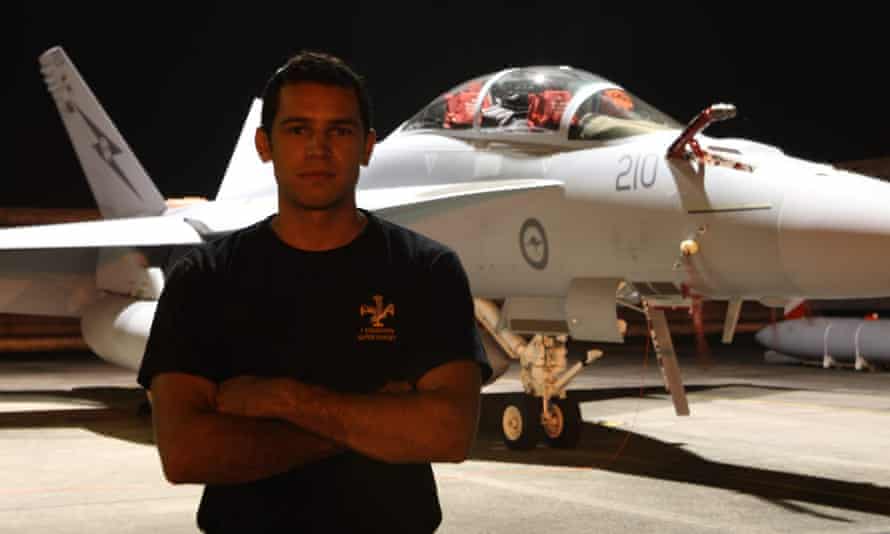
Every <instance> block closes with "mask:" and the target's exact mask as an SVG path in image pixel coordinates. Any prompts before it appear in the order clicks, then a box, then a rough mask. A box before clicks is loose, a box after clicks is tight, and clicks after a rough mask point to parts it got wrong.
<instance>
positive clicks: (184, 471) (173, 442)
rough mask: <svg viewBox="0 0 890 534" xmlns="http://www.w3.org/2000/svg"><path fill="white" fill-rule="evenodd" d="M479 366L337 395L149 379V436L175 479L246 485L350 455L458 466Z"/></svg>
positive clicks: (306, 388)
mask: <svg viewBox="0 0 890 534" xmlns="http://www.w3.org/2000/svg"><path fill="white" fill-rule="evenodd" d="M480 382H481V379H480V373H479V366H478V364H477V363H475V362H472V361H455V362H450V363H447V364H444V365H441V366H439V367H436V368H434V369H432V370H430V371H429V372H427V373H426V374H425V375H424V376H423V377H421V379H420V380H419V381H418V382H417V384H416V388H415V389H413V390H410V388H408V387H403V386H404V385H398V384H392V385H390V386H389V387H387V388H384V389H383V390H382V391H381V392H378V393H374V394H348V393H337V392H333V391H330V390H326V389H324V388H321V387H318V386H310V385H307V384H304V383H301V382H298V381H296V380H292V379H287V378H257V377H237V378H234V379H231V380H229V381H227V382H223V383H222V384H220V385H219V386H217V385H216V384H215V383H213V382H211V381H209V380H207V379H204V378H201V377H197V376H194V375H187V374H181V373H164V374H160V375H158V376H157V377H155V379H154V380H153V381H152V402H153V406H152V409H153V416H154V426H155V436H156V441H157V444H158V450H159V451H160V455H161V461H162V464H163V466H164V473H165V475H166V477H167V479H168V480H170V481H171V482H174V483H205V484H207V483H210V484H226V483H239V482H248V481H251V480H256V479H260V478H265V477H269V476H272V475H275V474H278V473H282V472H285V471H287V470H290V469H292V468H294V467H296V466H299V465H302V464H305V463H309V462H312V461H315V460H319V459H322V458H325V457H327V456H331V455H334V454H338V453H340V452H342V451H343V450H345V449H353V450H356V451H358V452H360V453H363V454H365V455H367V456H370V457H373V458H377V459H380V460H384V461H388V462H395V463H407V462H428V461H451V462H459V461H462V460H463V459H464V458H466V455H467V452H468V451H469V448H470V445H471V444H472V442H473V439H474V437H475V430H476V425H477V422H478V414H479V390H480V386H481V383H480Z"/></svg>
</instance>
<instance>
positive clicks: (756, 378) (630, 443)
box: [0, 336, 890, 534]
mask: <svg viewBox="0 0 890 534" xmlns="http://www.w3.org/2000/svg"><path fill="white" fill-rule="evenodd" d="M600 347H601V348H605V352H606V356H605V357H604V358H603V359H602V360H600V361H598V362H596V363H594V364H593V365H591V366H589V367H587V368H586V369H585V371H584V373H583V374H582V375H581V376H580V377H579V378H578V379H577V380H576V381H575V382H574V383H573V384H572V386H571V392H570V396H572V397H573V398H575V399H577V400H579V401H580V402H581V410H582V415H583V418H584V428H583V430H582V436H581V442H580V445H579V447H578V448H577V449H574V450H557V449H551V448H548V447H546V446H544V445H540V446H539V447H538V448H537V449H535V450H533V451H527V452H519V451H510V450H507V449H506V448H505V447H504V446H503V444H502V442H501V438H500V415H501V413H500V411H501V407H502V405H503V403H504V401H505V400H506V399H507V398H509V396H510V395H514V394H515V392H517V391H520V390H521V386H520V383H519V380H518V369H516V368H515V367H514V368H513V369H511V370H510V372H508V374H507V375H505V377H503V378H502V379H501V380H499V381H498V382H496V383H495V384H493V385H491V386H488V387H486V389H485V391H484V393H485V395H484V397H483V408H482V418H481V422H480V428H479V434H478V437H477V441H476V444H475V446H474V448H473V451H472V454H471V457H470V459H469V460H468V461H466V462H464V463H462V464H434V470H435V472H436V476H437V480H438V483H439V491H440V498H441V501H442V506H443V513H444V521H443V523H442V526H441V528H440V529H439V531H438V532H441V533H501V532H505V533H511V534H521V533H532V532H534V533H541V532H660V533H671V532H684V533H690V532H692V533H695V532H832V533H854V532H855V533H881V532H883V533H890V458H888V456H890V454H888V453H890V387H888V386H890V373H887V372H883V373H866V372H855V371H852V370H845V369H821V368H816V367H808V366H793V365H769V364H765V363H764V362H763V352H762V349H760V348H758V347H757V346H756V345H755V344H754V343H753V342H752V341H751V339H750V336H743V338H742V339H740V340H739V342H738V343H737V344H736V345H733V346H731V347H724V346H722V345H719V344H718V343H717V342H712V343H711V347H712V351H713V356H712V358H711V360H710V363H709V364H707V365H704V364H702V362H700V361H699V360H698V359H697V358H696V357H695V355H694V352H693V350H692V348H691V344H686V345H684V343H683V340H679V341H678V348H679V350H680V364H681V369H682V371H683V375H684V379H685V383H686V386H687V391H688V395H689V402H690V407H691V410H692V415H691V416H689V417H677V416H675V415H674V414H673V408H672V405H671V403H670V398H669V396H668V395H667V394H666V393H665V391H664V388H663V387H662V385H661V384H662V379H661V376H660V373H659V370H658V366H657V364H656V363H655V361H654V357H653V356H652V355H651V354H649V355H648V356H646V352H647V351H646V349H645V346H644V345H643V344H642V343H641V342H640V341H639V340H637V341H636V342H635V343H631V344H629V345H626V346H606V347H602V346H600ZM582 348H583V347H580V346H579V347H574V349H575V351H574V352H578V350H579V349H582ZM143 399H144V396H143V392H142V391H141V389H140V388H139V387H138V386H137V385H136V383H135V376H134V373H132V372H131V371H127V370H125V369H120V368H117V367H114V366H112V365H110V364H107V363H105V362H103V361H101V360H99V359H98V358H96V357H95V356H93V355H92V354H89V353H69V354H59V353H44V354H16V355H10V354H0V473H2V477H0V532H3V533H6V532H16V533H18V532H28V533H30V532H53V533H82V532H128V533H129V532H132V533H137V532H170V533H180V532H197V528H196V526H195V511H196V509H197V504H198V500H199V497H200V493H201V488H200V486H194V485H184V486H172V485H170V484H168V483H167V482H166V481H165V480H164V479H163V477H162V475H161V469H160V462H159V460H158V456H157V452H156V450H155V448H154V446H153V444H152V432H151V423H150V419H149V418H148V417H146V416H145V415H140V414H139V413H138V407H139V405H140V404H141V403H142V401H143Z"/></svg>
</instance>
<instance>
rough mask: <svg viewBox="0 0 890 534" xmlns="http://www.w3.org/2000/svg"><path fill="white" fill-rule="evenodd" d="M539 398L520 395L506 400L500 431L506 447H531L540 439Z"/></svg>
mask: <svg viewBox="0 0 890 534" xmlns="http://www.w3.org/2000/svg"><path fill="white" fill-rule="evenodd" d="M541 429H542V427H541V399H539V398H537V397H531V396H528V395H522V396H520V397H517V398H515V399H512V400H510V401H508V403H507V406H505V407H504V413H503V415H502V417H501V431H502V432H503V437H504V444H505V445H506V446H507V448H508V449H512V450H517V451H525V450H529V449H533V448H534V447H535V445H537V444H538V441H540V439H541Z"/></svg>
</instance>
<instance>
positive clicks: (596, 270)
mask: <svg viewBox="0 0 890 534" xmlns="http://www.w3.org/2000/svg"><path fill="white" fill-rule="evenodd" d="M40 64H41V70H42V72H43V75H44V77H45V79H46V83H47V86H48V88H49V92H50V94H51V95H52V97H53V99H54V101H55V103H56V106H57V107H58V109H59V112H60V115H61V117H62V120H63V122H64V124H65V127H66V128H67V130H68V133H69V135H70V137H71V139H72V142H73V145H74V147H75V150H76V152H77V155H78V157H79V159H80V162H81V165H82V166H83V169H84V172H85V174H86V176H87V179H88V181H89V184H90V187H91V189H92V191H93V194H94V196H95V198H96V202H97V204H98V206H99V209H100V211H101V213H102V215H103V217H104V218H105V220H103V221H96V222H85V223H73V224H63V225H49V226H37V227H25V228H15V229H7V230H2V231H0V312H15V313H32V314H44V315H67V316H75V317H80V319H81V325H82V329H83V334H84V338H85V339H86V341H87V343H88V344H89V346H90V347H91V348H92V349H93V351H95V352H96V354H98V355H99V356H101V357H103V358H105V359H107V360H109V361H111V362H114V363H118V364H120V365H124V366H127V367H129V368H132V369H135V368H137V367H138V365H139V362H140V360H141V358H142V354H143V351H144V347H145V342H146V338H147V335H148V331H149V327H150V324H151V320H152V316H153V313H154V310H155V305H156V301H157V298H158V296H159V295H160V292H161V290H162V288H163V281H164V272H165V271H166V269H167V268H169V266H170V264H171V262H172V261H174V259H175V257H176V255H177V252H178V251H181V249H182V247H187V246H192V245H195V244H199V243H202V242H204V241H206V240H208V239H212V238H213V237H215V236H218V235H223V234H226V233H228V232H231V231H234V230H236V229H238V228H242V227H244V226H246V225H249V224H251V223H253V222H255V221H257V220H260V219H261V218H263V217H265V216H267V215H269V214H271V213H273V212H274V211H275V209H276V201H275V199H276V196H275V181H274V177H273V175H272V172H271V169H270V168H269V167H268V166H264V165H263V164H262V163H261V162H260V160H259V158H258V157H257V155H256V153H255V150H254V148H253V133H254V131H255V129H256V127H257V126H258V125H259V109H260V108H259V103H258V102H255V103H254V106H253V107H252V109H251V111H250V113H249V115H248V118H247V121H246V122H245V125H244V127H243V130H242V133H241V137H240V139H239V141H238V143H237V145H236V148H235V152H234V154H233V156H232V159H231V161H230V163H229V167H228V169H227V171H226V174H225V176H224V178H223V180H222V183H221V186H220V189H219V191H218V193H217V195H216V198H215V199H214V200H213V201H210V202H205V203H199V204H193V205H189V206H185V207H168V206H167V205H166V204H165V202H164V199H163V196H162V195H161V194H160V192H158V191H157V189H156V187H155V186H154V185H153V183H152V182H151V180H150V178H149V177H148V176H147V175H146V173H145V171H144V170H143V169H142V166H141V165H140V164H139V162H138V159H137V158H136V156H135V155H134V154H133V152H132V151H131V150H130V148H129V147H128V146H127V144H126V142H125V141H124V139H123V137H122V136H121V135H120V133H119V132H118V131H117V129H116V128H115V127H114V125H113V124H112V122H111V120H110V118H109V117H108V116H107V114H106V113H105V111H104V110H103V109H102V107H101V105H100V104H99V102H98V101H97V99H96V98H95V97H94V96H93V94H92V92H91V91H90V89H89V88H88V87H87V85H86V84H85V83H84V81H83V80H82V78H81V77H80V75H79V73H78V72H77V70H76V69H75V67H74V65H73V64H72V63H71V62H70V60H69V59H68V58H67V56H66V55H65V53H64V52H63V51H62V49H61V48H58V47H57V48H53V49H50V50H48V51H47V52H45V53H44V54H43V55H42V56H41V57H40ZM734 114H735V109H734V108H733V107H732V106H731V105H727V104H716V105H713V106H710V107H708V108H706V109H705V110H704V111H703V112H702V113H700V114H699V115H698V116H696V117H695V118H694V119H693V120H692V121H691V122H690V123H689V124H688V125H686V126H685V127H684V126H683V125H682V124H680V123H678V122H677V121H675V120H674V119H672V118H670V117H669V116H667V115H666V114H664V113H662V112H660V111H658V110H657V109H655V108H654V107H652V106H650V105H648V104H647V103H645V102H644V101H643V100H641V99H639V98H638V97H636V96H635V95H633V94H632V93H630V92H629V91H627V90H626V89H625V88H623V87H621V86H620V85H618V84H616V83H614V82H611V81H609V80H607V79H605V78H603V77H600V76H597V75H595V74H592V73H589V72H586V71H584V70H580V69H575V68H571V67H568V66H531V67H522V68H510V69H505V70H502V71H499V72H494V73H489V74H485V75H482V76H479V77H476V78H473V79H471V80H469V81H466V82H464V83H461V84H459V85H457V86H455V87H454V88H452V89H450V90H448V91H447V92H445V93H442V94H441V95H439V96H438V97H436V98H434V99H433V100H432V101H431V102H430V104H429V105H427V106H426V107H425V108H423V109H422V110H420V111H419V112H418V113H417V114H416V115H414V116H413V117H411V118H410V119H408V120H407V121H405V122H404V123H403V124H402V125H401V126H400V127H398V128H397V129H396V130H395V131H394V132H393V133H391V134H390V135H389V136H388V137H387V138H386V139H385V140H383V141H382V142H380V143H379V144H378V146H377V148H376V149H375V152H374V156H373V159H372V161H371V163H370V165H369V166H368V167H367V168H364V169H363V170H362V174H361V177H360V181H359V188H358V203H359V206H361V207H363V208H365V209H369V210H372V211H374V212H375V213H377V214H378V215H379V216H381V217H384V218H387V219H389V220H392V221H394V222H396V223H400V224H403V225H405V226H408V227H410V228H412V229H415V230H417V231H420V232H422V233H424V234H426V235H428V236H430V237H432V238H434V239H436V240H439V241H441V242H443V243H445V244H447V245H449V246H450V247H452V248H453V249H454V250H455V251H457V253H458V254H459V256H460V258H461V260H462V262H463V264H464V267H465V269H466V271H467V274H468V276H469V279H470V284H471V290H472V292H473V295H474V297H475V303H476V315H477V319H478V323H479V328H480V330H481V333H482V335H483V339H484V341H485V343H486V346H487V348H488V351H489V357H490V358H491V359H492V361H493V363H494V364H495V367H496V369H497V373H496V374H500V373H502V372H503V371H504V370H505V369H506V367H507V365H506V364H507V363H508V362H509V361H511V360H518V361H519V364H520V367H521V373H520V376H521V380H522V385H523V388H524V391H525V394H524V395H521V396H517V397H516V400H515V401H513V402H510V403H508V405H507V406H506V408H505V410H504V413H503V433H504V441H505V443H506V444H507V446H508V447H511V448H515V449H525V448H530V447H533V446H535V444H536V443H537V442H539V441H540V440H542V439H546V441H547V442H549V443H550V444H551V445H552V446H556V447H573V446H574V445H575V444H576V443H577V440H578V436H579V430H580V425H581V416H580V410H579V408H578V405H577V404H575V403H573V402H572V401H570V400H569V399H568V398H567V396H566V388H567V387H568V386H569V384H570V382H571V380H572V379H573V378H574V377H575V376H576V375H577V374H578V372H579V371H580V370H581V368H582V367H583V366H584V365H587V364H589V363H591V362H592V361H593V360H595V359H596V358H597V357H599V356H601V355H602V352H601V351H598V350H592V351H590V352H589V353H588V354H587V358H586V359H585V360H584V361H583V362H576V363H575V364H574V365H572V366H571V367H569V365H568V361H567V358H566V353H567V351H566V343H567V340H568V339H569V338H573V339H577V340H584V341H594V342H622V341H623V337H624V328H623V327H624V325H623V324H622V322H620V321H619V320H618V317H617V310H616V307H617V306H625V307H628V308H631V309H634V310H637V311H638V312H639V313H641V314H644V315H645V316H646V317H647V318H648V320H649V321H650V324H651V325H652V328H651V336H652V338H653V340H654V341H655V347H656V349H657V354H658V356H659V362H660V363H661V367H662V370H663V372H664V378H665V385H666V386H667V388H668V389H669V391H670V393H671V397H672V399H673V403H674V407H675V411H676V412H677V413H678V414H680V415H686V414H688V413H689V408H688V403H687V401H686V397H685V392H684V388H683V383H682V379H681V375H680V370H679V366H678V364H677V359H676V357H675V354H674V350H673V347H672V343H671V336H670V332H669V330H668V325H667V321H666V319H665V314H664V309H665V308H666V307H690V308H693V309H694V307H695V306H696V305H697V304H698V303H700V302H701V301H702V299H721V300H727V301H728V302H729V306H728V313H727V317H726V323H725V328H724V341H725V342H730V341H731V340H732V337H733V334H734V331H735V327H736V323H737V321H738V315H739V311H740V308H741V305H742V302H743V301H744V300H759V301H761V302H764V303H767V304H769V305H775V306H781V305H784V304H786V303H787V302H789V301H794V300H798V299H800V298H804V297H809V298H823V299H825V298H827V299H833V298H854V297H878V296H888V295H890V269H887V265H890V246H888V244H890V210H888V209H887V206H890V184H886V183H882V182H880V181H878V180H876V179H872V178H869V177H866V176H862V175H857V174H852V173H849V172H844V171H840V170H837V169H835V168H833V167H831V166H828V165H822V164H817V163H811V162H807V161H803V160H800V159H795V158H793V157H791V156H788V155H786V154H784V153H783V152H782V151H781V150H780V149H778V148H776V147H772V146H766V145H763V144H759V143H756V142H752V141H747V140H743V139H717V138H711V137H707V136H705V135H704V134H703V133H702V131H703V130H704V129H705V128H706V127H707V126H708V125H709V124H710V123H712V122H714V121H718V120H726V119H729V118H731V117H732V116H733V115H734ZM357 311H358V310H357Z"/></svg>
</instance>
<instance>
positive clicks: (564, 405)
mask: <svg viewBox="0 0 890 534" xmlns="http://www.w3.org/2000/svg"><path fill="white" fill-rule="evenodd" d="M550 414H551V419H550V422H549V423H546V422H545V423H544V425H543V429H544V434H545V436H546V437H547V443H549V444H550V446H551V447H553V448H555V449H574V448H575V447H577V446H578V441H579V440H580V438H581V408H580V407H579V406H578V403H577V402H575V401H573V400H570V399H552V400H551V401H550Z"/></svg>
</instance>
